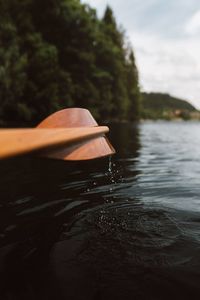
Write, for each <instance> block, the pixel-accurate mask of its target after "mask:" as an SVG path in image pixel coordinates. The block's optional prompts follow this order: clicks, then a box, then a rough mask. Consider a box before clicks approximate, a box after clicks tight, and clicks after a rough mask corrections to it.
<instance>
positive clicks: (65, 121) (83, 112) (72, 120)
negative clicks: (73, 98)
mask: <svg viewBox="0 0 200 300" xmlns="http://www.w3.org/2000/svg"><path fill="white" fill-rule="evenodd" d="M94 126H98V124H97V122H96V121H95V119H94V118H93V116H92V115H91V113H90V112H89V110H87V109H84V108H66V109H62V110H60V111H58V112H55V113H53V114H52V115H50V116H49V117H47V118H46V119H44V120H43V121H42V122H41V123H40V124H39V125H38V126H37V127H38V128H60V127H64V128H71V127H94Z"/></svg>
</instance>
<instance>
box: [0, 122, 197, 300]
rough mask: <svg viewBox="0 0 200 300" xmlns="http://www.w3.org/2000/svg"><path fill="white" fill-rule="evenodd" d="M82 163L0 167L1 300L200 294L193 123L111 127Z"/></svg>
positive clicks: (26, 162)
mask: <svg viewBox="0 0 200 300" xmlns="http://www.w3.org/2000/svg"><path fill="white" fill-rule="evenodd" d="M110 139H111V141H112V143H113V145H114V146H115V148H116V150H117V155H116V156H115V157H113V159H112V170H109V161H108V159H101V160H96V161H92V162H86V163H66V162H61V161H53V160H45V159H30V158H20V159H17V160H9V161H3V162H1V163H0V175H1V177H0V181H1V185H0V279H1V280H0V299H3V300H4V299H6V300H7V299H8V300H10V299H20V300H23V299H31V300H32V299H34V300H35V299H39V300H40V299H60V300H63V299H69V300H76V299H77V300H79V299H80V300H82V299H83V300H91V299H92V300H112V299H113V300H118V299H120V300H122V299H125V300H126V299H127V300H129V299H141V300H143V299H152V300H160V299H179V298H180V299H199V298H200V123H187V122H182V123H168V122H156V123H144V124H140V125H137V126H136V125H130V124H121V125H119V124H118V125H112V126H111V135H110Z"/></svg>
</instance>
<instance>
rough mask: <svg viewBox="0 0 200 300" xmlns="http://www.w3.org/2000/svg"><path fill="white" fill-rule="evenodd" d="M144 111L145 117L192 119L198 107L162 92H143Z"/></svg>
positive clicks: (143, 115) (143, 116)
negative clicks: (192, 114)
mask: <svg viewBox="0 0 200 300" xmlns="http://www.w3.org/2000/svg"><path fill="white" fill-rule="evenodd" d="M141 111H142V113H141V117H142V118H144V119H154V120H156V119H167V120H170V119H173V118H182V119H184V120H188V119H190V114H191V113H193V112H195V111H196V109H195V108H194V107H193V106H192V105H191V104H190V103H188V102H187V101H184V100H181V99H178V98H175V97H172V96H170V95H168V94H161V93H142V110H141Z"/></svg>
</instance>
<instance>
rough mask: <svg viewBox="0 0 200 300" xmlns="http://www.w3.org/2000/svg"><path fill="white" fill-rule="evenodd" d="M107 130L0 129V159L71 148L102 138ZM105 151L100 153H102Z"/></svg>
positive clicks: (103, 127)
mask: <svg viewBox="0 0 200 300" xmlns="http://www.w3.org/2000/svg"><path fill="white" fill-rule="evenodd" d="M108 131H109V129H108V127H106V126H99V127H85V128H79V127H76V128H53V129H41V128H33V129H32V128H30V129H1V130H0V158H1V159H2V158H6V157H12V156H17V155H21V154H26V153H31V152H34V151H36V150H41V149H47V148H49V149H51V148H54V147H58V146H62V147H63V146H64V147H65V148H67V147H72V146H73V145H77V144H79V143H80V142H83V141H86V140H88V139H89V140H91V138H96V137H98V136H103V135H104V133H106V132H108ZM103 152H105V151H102V153H103Z"/></svg>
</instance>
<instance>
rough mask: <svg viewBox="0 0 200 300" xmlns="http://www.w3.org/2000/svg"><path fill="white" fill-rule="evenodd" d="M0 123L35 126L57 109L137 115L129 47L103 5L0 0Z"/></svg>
mask: <svg viewBox="0 0 200 300" xmlns="http://www.w3.org/2000/svg"><path fill="white" fill-rule="evenodd" d="M0 19H1V22H0V126H1V127H5V126H7V127H11V126H15V127H17V126H34V125H36V124H37V123H38V122H40V121H41V120H42V119H43V118H45V117H46V116H48V115H49V114H51V113H53V112H54V111H57V110H59V109H62V108H66V107H84V108H87V109H89V110H90V111H91V112H92V114H93V115H94V117H95V118H97V120H130V121H134V120H137V119H138V117H139V107H140V88H139V79H138V70H137V67H136V63H135V57H134V52H133V49H132V46H131V44H130V42H129V41H128V38H127V36H126V33H125V31H124V30H123V28H121V27H120V26H119V25H118V24H117V22H116V19H115V16H114V14H113V11H112V9H111V8H110V7H109V6H107V8H106V9H105V13H104V15H103V17H102V18H99V17H98V16H97V13H96V11H95V9H93V8H92V7H90V6H89V5H85V4H82V3H81V2H80V1H79V0H42V1H41V0H20V1H19V0H6V1H5V0H0Z"/></svg>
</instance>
